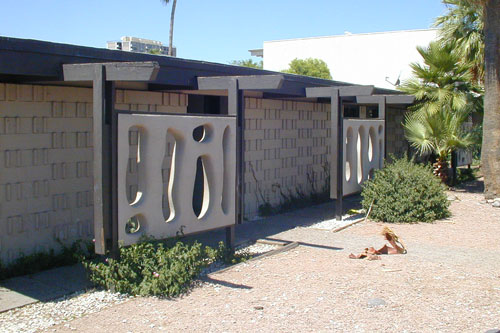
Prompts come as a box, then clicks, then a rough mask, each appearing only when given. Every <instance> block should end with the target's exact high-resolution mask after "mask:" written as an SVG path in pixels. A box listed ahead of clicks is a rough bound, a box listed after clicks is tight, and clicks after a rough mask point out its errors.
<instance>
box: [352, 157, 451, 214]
mask: <svg viewBox="0 0 500 333" xmlns="http://www.w3.org/2000/svg"><path fill="white" fill-rule="evenodd" d="M392 158H393V161H392V162H391V163H389V164H387V165H386V166H385V167H384V168H383V169H380V170H376V171H375V176H374V178H373V179H371V180H368V181H366V182H365V183H364V184H363V185H362V187H363V190H362V192H361V196H362V197H363V200H362V205H363V208H364V209H365V210H366V211H368V210H369V209H370V206H371V213H370V218H372V219H374V220H377V221H384V222H432V221H434V220H437V219H442V218H445V217H448V216H449V215H450V212H449V210H448V206H449V202H448V200H447V197H446V194H445V187H444V186H443V185H442V184H441V182H440V181H439V179H438V178H437V177H435V176H434V175H433V174H432V169H431V168H430V166H425V165H420V164H415V163H413V162H412V161H409V160H408V159H407V158H406V156H405V157H403V158H401V159H397V158H395V157H392Z"/></svg>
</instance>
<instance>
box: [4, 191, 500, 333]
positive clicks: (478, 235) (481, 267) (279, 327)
mask: <svg viewBox="0 0 500 333" xmlns="http://www.w3.org/2000/svg"><path fill="white" fill-rule="evenodd" d="M451 194H453V195H456V197H457V198H458V199H457V200H454V201H453V202H452V203H451V210H452V213H453V216H452V217H451V218H450V219H447V220H443V221H439V222H436V223H433V224H411V225H403V224H391V225H389V227H390V228H392V229H393V230H394V231H395V232H396V234H398V235H399V236H400V237H401V239H402V240H403V241H404V242H405V244H406V246H407V248H408V254H406V255H392V256H382V260H378V261H367V260H353V259H348V255H349V253H351V252H353V253H358V252H361V251H362V250H363V249H364V248H365V247H368V246H374V247H378V246H380V245H382V244H384V241H383V239H382V237H381V236H380V231H381V230H382V228H383V227H384V225H385V224H383V223H375V222H370V221H368V222H362V223H359V224H356V225H354V226H352V227H350V228H348V229H345V230H343V231H341V232H338V233H333V232H331V231H327V230H318V229H311V228H295V229H292V230H289V231H286V232H283V233H281V234H278V235H275V236H273V238H280V239H283V240H287V241H300V242H301V244H302V245H301V246H299V247H297V248H295V249H292V250H290V251H288V252H283V253H280V254H277V255H275V256H271V257H266V258H262V259H260V260H256V261H251V262H248V263H245V264H241V265H238V266H235V267H233V268H232V269H229V270H226V271H223V272H220V273H212V274H209V275H208V276H207V277H206V278H205V279H204V282H203V283H201V284H200V286H199V287H197V288H194V289H193V290H192V291H191V293H189V294H188V295H185V296H183V297H180V298H177V299H174V300H162V299H156V298H142V297H136V298H132V299H130V300H129V301H128V302H125V303H123V304H117V305H112V306H110V307H107V308H105V309H103V310H101V311H99V312H97V313H94V314H92V315H90V316H89V315H85V316H83V317H81V318H78V319H75V320H72V321H70V322H67V323H65V324H59V325H56V326H54V327H51V328H50V329H49V330H48V331H53V330H54V331H57V332H70V331H73V330H76V331H82V332H154V331H168V332H178V331H202V332H262V331H265V332H289V331H292V330H293V331H304V332H312V331H314V332H330V331H341V332H485V331H487V330H489V329H493V328H500V263H499V258H500V242H499V241H498V235H500V208H494V207H492V206H491V205H488V204H481V203H480V202H481V201H482V199H483V198H482V196H481V195H480V194H475V193H467V192H460V191H456V192H453V193H451ZM0 325H1V322H0ZM65 325H66V326H65Z"/></svg>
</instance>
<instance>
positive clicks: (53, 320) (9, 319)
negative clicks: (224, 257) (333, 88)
mask: <svg viewBox="0 0 500 333" xmlns="http://www.w3.org/2000/svg"><path fill="white" fill-rule="evenodd" d="M276 248H277V246H276V245H268V244H251V245H248V246H242V247H240V248H239V249H237V251H236V253H239V254H248V255H251V256H258V255H261V254H263V253H266V252H269V251H272V250H275V249H276ZM225 267H226V265H224V264H221V263H216V264H214V265H211V266H210V267H209V268H207V269H205V270H204V271H203V272H202V275H207V274H209V273H212V272H215V271H218V270H220V269H222V268H225ZM197 285H198V286H199V285H210V282H206V281H201V282H199V283H198V284H197ZM129 299H131V297H129V296H127V295H122V294H117V293H111V292H107V291H102V290H99V291H98V290H91V291H87V292H84V291H82V292H78V293H75V294H72V295H68V296H66V297H63V298H59V299H56V300H53V301H51V302H46V303H35V304H31V305H28V306H25V307H22V308H18V309H14V310H11V311H7V312H4V313H0V332H1V333H10V332H12V333H15V332H37V331H41V330H44V329H49V328H50V327H51V326H54V325H57V324H61V323H66V324H63V327H65V328H67V329H70V330H72V326H71V325H70V324H69V323H67V322H68V321H71V320H73V319H75V318H79V317H82V316H86V315H89V314H92V313H95V312H98V311H100V310H102V309H104V308H107V307H110V306H112V305H116V304H120V303H123V302H126V301H128V300H129Z"/></svg>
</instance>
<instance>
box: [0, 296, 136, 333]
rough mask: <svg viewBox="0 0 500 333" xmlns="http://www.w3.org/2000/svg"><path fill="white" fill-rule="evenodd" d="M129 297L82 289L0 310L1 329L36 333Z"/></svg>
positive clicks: (121, 301)
mask: <svg viewBox="0 0 500 333" xmlns="http://www.w3.org/2000/svg"><path fill="white" fill-rule="evenodd" d="M128 299H130V297H129V296H126V295H121V294H113V293H110V292H107V291H96V290H92V291H88V292H83V291H82V292H79V293H75V294H72V295H68V296H66V297H63V298H59V299H56V300H54V301H51V302H45V303H35V304H31V305H28V306H25V307H22V308H18V309H14V310H11V311H7V312H4V313H1V314H0V328H1V332H4V333H8V332H13V333H14V332H37V331H40V330H42V329H46V328H48V327H51V326H53V325H56V324H59V323H64V322H67V321H69V320H72V319H75V318H78V317H81V316H85V315H89V314H91V313H95V312H98V311H100V310H102V309H103V308H105V307H109V306H111V305H115V304H120V303H123V302H125V301H127V300H128ZM67 327H69V325H68V326H67Z"/></svg>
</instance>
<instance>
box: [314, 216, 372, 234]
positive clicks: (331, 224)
mask: <svg viewBox="0 0 500 333" xmlns="http://www.w3.org/2000/svg"><path fill="white" fill-rule="evenodd" d="M363 217H364V215H363V214H356V215H344V216H342V221H337V220H336V219H331V220H326V221H321V222H318V223H314V224H311V225H309V226H307V227H306V228H311V229H321V230H336V229H338V228H342V227H345V226H347V225H349V224H351V223H353V222H355V221H356V220H359V219H360V218H363Z"/></svg>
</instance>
